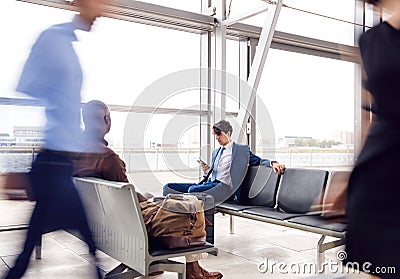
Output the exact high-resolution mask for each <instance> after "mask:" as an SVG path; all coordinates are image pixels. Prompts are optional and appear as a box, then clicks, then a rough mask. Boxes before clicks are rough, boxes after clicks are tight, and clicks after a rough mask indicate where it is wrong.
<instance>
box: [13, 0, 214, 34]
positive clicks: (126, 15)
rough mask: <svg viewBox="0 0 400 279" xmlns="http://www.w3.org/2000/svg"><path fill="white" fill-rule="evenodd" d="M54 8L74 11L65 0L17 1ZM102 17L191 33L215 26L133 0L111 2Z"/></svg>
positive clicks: (204, 18) (210, 21)
mask: <svg viewBox="0 0 400 279" xmlns="http://www.w3.org/2000/svg"><path fill="white" fill-rule="evenodd" d="M17 1H21V2H26V3H32V4H39V5H44V6H49V7H54V8H60V9H65V10H71V11H76V10H77V8H76V6H74V5H72V4H71V3H70V2H69V1H65V0H17ZM104 16H106V17H110V18H115V19H120V20H126V21H131V22H136V23H142V24H148V25H153V26H159V27H166V28H171V29H177V30H182V31H188V32H193V33H202V32H204V31H212V30H213V29H214V27H215V25H216V23H215V22H214V18H213V17H211V16H207V15H203V14H199V13H192V12H188V11H182V10H178V9H173V8H168V7H164V6H159V5H155V4H151V3H145V2H141V1H135V0H113V1H109V3H107V4H106V5H105V6H104Z"/></svg>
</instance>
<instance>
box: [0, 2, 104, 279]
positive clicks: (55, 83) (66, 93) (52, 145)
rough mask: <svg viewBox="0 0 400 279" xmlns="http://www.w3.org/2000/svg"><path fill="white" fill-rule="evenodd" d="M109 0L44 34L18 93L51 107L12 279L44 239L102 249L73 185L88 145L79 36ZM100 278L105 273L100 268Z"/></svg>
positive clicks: (83, 5) (86, 5)
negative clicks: (70, 239)
mask: <svg viewBox="0 0 400 279" xmlns="http://www.w3.org/2000/svg"><path fill="white" fill-rule="evenodd" d="M103 2H104V0H75V1H74V4H75V5H76V6H77V7H78V12H79V14H77V15H75V17H74V18H73V20H72V21H71V22H67V23H63V24H58V25H54V26H52V27H50V28H49V29H47V30H45V31H44V32H42V33H41V34H40V36H39V38H38V39H37V41H36V42H35V44H34V45H33V47H32V50H31V53H30V56H29V58H28V60H27V62H26V64H25V66H24V69H23V72H22V74H21V78H20V81H19V84H18V87H17V91H19V92H23V93H26V94H28V95H30V96H32V97H34V98H37V99H38V100H39V101H40V102H41V103H42V105H43V106H44V107H45V113H46V125H45V131H44V132H45V136H44V137H45V139H44V141H45V143H44V146H43V147H42V149H41V151H40V152H39V154H38V155H37V157H36V159H35V161H34V162H33V164H32V169H31V171H30V173H29V179H30V183H31V186H32V191H33V195H34V199H35V200H36V206H35V209H34V210H33V213H32V216H31V220H30V224H29V229H28V232H27V236H26V240H25V244H24V247H23V251H22V252H21V254H20V255H19V256H18V258H17V260H16V262H15V264H14V267H12V268H11V270H10V271H9V273H8V275H7V276H6V278H7V279H11V278H12V279H14V278H20V277H22V276H23V274H24V273H25V271H26V269H27V267H28V264H29V258H30V256H31V254H32V251H33V248H34V246H35V243H37V242H38V241H40V239H41V235H42V234H43V233H46V232H50V231H54V230H58V229H77V230H78V231H79V232H80V233H81V234H82V236H83V237H84V240H85V242H86V243H87V245H88V246H89V252H90V253H91V254H92V255H93V256H94V257H95V252H96V247H95V244H94V241H93V238H92V235H91V232H90V230H89V226H88V223H87V220H86V215H85V211H84V208H83V206H82V203H81V200H80V197H79V195H78V193H77V191H76V190H75V187H74V185H73V182H72V170H73V168H72V160H73V159H74V158H75V157H76V156H78V155H79V152H80V151H81V150H80V145H81V144H82V142H81V140H80V138H81V136H80V135H81V131H80V102H81V95H80V94H81V87H82V69H81V66H80V63H79V59H78V56H77V54H76V53H75V51H74V48H73V42H74V41H76V40H77V37H76V35H75V33H74V31H75V30H84V31H89V30H90V29H91V27H92V24H93V22H94V21H95V19H96V18H97V17H99V16H101V13H102V6H103ZM96 272H97V276H98V277H99V278H100V277H101V276H100V273H99V269H98V268H96Z"/></svg>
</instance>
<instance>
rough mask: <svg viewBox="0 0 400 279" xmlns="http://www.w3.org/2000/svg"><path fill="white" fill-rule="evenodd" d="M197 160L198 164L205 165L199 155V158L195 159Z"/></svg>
mask: <svg viewBox="0 0 400 279" xmlns="http://www.w3.org/2000/svg"><path fill="white" fill-rule="evenodd" d="M197 162H198V163H199V164H201V165H207V163H206V162H204V161H203V160H202V159H201V158H200V157H199V159H197Z"/></svg>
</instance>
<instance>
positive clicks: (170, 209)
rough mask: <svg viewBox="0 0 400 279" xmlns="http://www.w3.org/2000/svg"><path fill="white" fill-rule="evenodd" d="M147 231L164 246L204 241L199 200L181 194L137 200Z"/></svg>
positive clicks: (203, 227) (202, 219) (202, 211)
mask: <svg viewBox="0 0 400 279" xmlns="http://www.w3.org/2000/svg"><path fill="white" fill-rule="evenodd" d="M140 206H141V209H142V214H143V219H144V223H145V224H146V228H147V232H148V235H149V236H150V237H151V238H154V239H155V240H156V241H157V242H160V243H161V244H162V245H164V246H165V247H167V248H178V247H189V246H196V245H203V244H205V243H206V230H205V226H206V224H205V222H206V221H205V217H204V210H203V201H201V200H198V199H197V197H195V196H191V195H183V194H168V195H167V196H166V197H161V198H153V199H150V200H148V201H144V202H141V203H140Z"/></svg>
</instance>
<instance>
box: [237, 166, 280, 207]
mask: <svg viewBox="0 0 400 279" xmlns="http://www.w3.org/2000/svg"><path fill="white" fill-rule="evenodd" d="M278 179H279V175H278V174H277V173H275V172H274V171H273V169H272V168H269V167H267V166H252V167H249V168H248V171H247V174H246V177H245V178H244V180H243V183H242V186H241V187H242V191H241V196H240V203H241V204H242V205H262V206H269V207H274V206H275V202H276V201H275V196H276V191H277V184H278Z"/></svg>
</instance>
